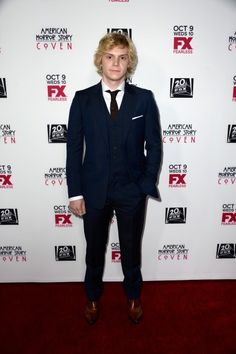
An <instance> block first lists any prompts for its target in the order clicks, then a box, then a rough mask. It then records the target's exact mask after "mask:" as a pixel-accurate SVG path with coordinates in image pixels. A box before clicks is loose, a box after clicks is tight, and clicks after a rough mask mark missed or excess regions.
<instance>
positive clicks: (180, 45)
mask: <svg viewBox="0 0 236 354" xmlns="http://www.w3.org/2000/svg"><path fill="white" fill-rule="evenodd" d="M192 39H193V37H174V49H183V50H186V49H187V50H192V49H193V48H192V46H191V45H190V42H191V41H192Z"/></svg>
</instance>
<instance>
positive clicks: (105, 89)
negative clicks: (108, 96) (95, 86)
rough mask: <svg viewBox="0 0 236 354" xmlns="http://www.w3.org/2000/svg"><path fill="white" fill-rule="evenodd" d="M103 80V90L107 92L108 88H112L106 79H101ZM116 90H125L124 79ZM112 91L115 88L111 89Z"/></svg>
mask: <svg viewBox="0 0 236 354" xmlns="http://www.w3.org/2000/svg"><path fill="white" fill-rule="evenodd" d="M101 82H102V91H103V92H105V91H107V90H110V87H108V86H107V85H106V84H105V82H104V81H101ZM116 90H120V91H123V92H124V91H125V81H123V82H122V83H121V84H120V85H119V86H118V87H117V89H116ZM111 91H114V90H111Z"/></svg>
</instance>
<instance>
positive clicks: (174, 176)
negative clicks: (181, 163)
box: [169, 173, 186, 186]
mask: <svg viewBox="0 0 236 354" xmlns="http://www.w3.org/2000/svg"><path fill="white" fill-rule="evenodd" d="M185 176H186V173H182V174H181V173H171V174H170V175H169V185H184V186H186V182H185V180H184V178H185Z"/></svg>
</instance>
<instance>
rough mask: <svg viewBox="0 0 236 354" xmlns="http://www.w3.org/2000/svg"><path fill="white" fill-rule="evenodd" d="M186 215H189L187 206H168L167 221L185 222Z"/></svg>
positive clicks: (172, 222) (169, 222)
mask: <svg viewBox="0 0 236 354" xmlns="http://www.w3.org/2000/svg"><path fill="white" fill-rule="evenodd" d="M186 216H187V208H183V207H171V208H166V215H165V223H166V224H185V223H186Z"/></svg>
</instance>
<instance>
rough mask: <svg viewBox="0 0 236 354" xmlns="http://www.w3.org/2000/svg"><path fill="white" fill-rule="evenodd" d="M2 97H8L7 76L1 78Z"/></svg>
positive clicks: (0, 96)
mask: <svg viewBox="0 0 236 354" xmlns="http://www.w3.org/2000/svg"><path fill="white" fill-rule="evenodd" d="M0 98H7V84H6V79H5V78H0Z"/></svg>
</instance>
